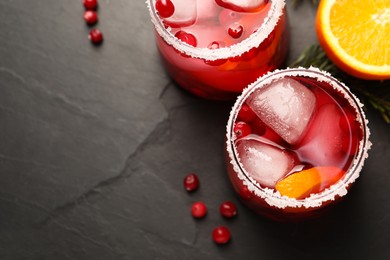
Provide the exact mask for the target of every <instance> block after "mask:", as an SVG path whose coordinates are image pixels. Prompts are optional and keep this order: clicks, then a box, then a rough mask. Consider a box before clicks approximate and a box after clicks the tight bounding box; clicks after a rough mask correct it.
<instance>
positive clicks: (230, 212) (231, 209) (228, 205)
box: [219, 201, 237, 218]
mask: <svg viewBox="0 0 390 260" xmlns="http://www.w3.org/2000/svg"><path fill="white" fill-rule="evenodd" d="M219 212H220V213H221V215H222V216H224V217H225V218H232V217H235V216H236V215H237V207H236V205H235V204H234V203H233V202H231V201H225V202H224V203H222V204H221V206H220V207H219Z"/></svg>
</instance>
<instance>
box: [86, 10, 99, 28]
mask: <svg viewBox="0 0 390 260" xmlns="http://www.w3.org/2000/svg"><path fill="white" fill-rule="evenodd" d="M84 20H85V22H86V23H87V24H89V25H94V24H95V23H96V22H97V21H98V15H97V13H96V12H95V11H91V10H88V11H85V13H84Z"/></svg>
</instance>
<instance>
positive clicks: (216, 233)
mask: <svg viewBox="0 0 390 260" xmlns="http://www.w3.org/2000/svg"><path fill="white" fill-rule="evenodd" d="M230 237H231V234H230V231H229V229H227V227H224V226H219V227H217V228H215V229H214V230H213V232H212V238H213V240H214V242H215V243H217V244H226V243H227V242H229V241H230Z"/></svg>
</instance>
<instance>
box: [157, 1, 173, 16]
mask: <svg viewBox="0 0 390 260" xmlns="http://www.w3.org/2000/svg"><path fill="white" fill-rule="evenodd" d="M155 7H156V10H157V12H158V14H159V15H160V17H162V18H168V17H170V16H172V15H173V13H174V12H175V6H174V5H173V3H172V1H170V0H157V1H156V5H155Z"/></svg>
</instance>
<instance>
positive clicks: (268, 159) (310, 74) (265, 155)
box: [227, 68, 370, 220]
mask: <svg viewBox="0 0 390 260" xmlns="http://www.w3.org/2000/svg"><path fill="white" fill-rule="evenodd" d="M227 130H228V135H227V139H228V140H227V152H228V153H227V154H228V161H227V165H228V173H229V177H230V179H231V181H232V183H233V186H234V188H235V189H236V191H237V192H238V193H239V194H240V195H241V197H242V198H243V201H244V202H246V204H248V206H249V207H251V208H253V209H254V210H256V211H257V212H258V213H260V214H263V215H266V216H268V217H271V218H273V219H279V220H299V219H303V218H305V217H308V216H312V215H316V214H318V213H319V212H320V211H321V210H322V209H324V208H325V206H326V205H328V204H330V203H334V202H335V201H337V200H338V199H339V198H340V197H342V196H343V195H345V194H346V193H347V189H348V188H349V186H350V184H351V183H353V182H354V180H355V179H356V178H357V177H358V175H359V172H360V170H361V168H362V166H363V162H364V159H365V157H366V156H367V150H368V149H369V147H370V143H369V141H368V135H369V132H368V128H367V126H366V120H365V117H364V114H363V111H362V109H361V105H360V103H359V101H358V100H357V99H356V97H354V96H353V94H352V93H351V92H349V90H348V89H347V88H346V87H345V86H344V85H343V84H342V83H340V82H338V81H337V80H335V79H334V78H332V77H331V76H330V75H328V74H325V73H323V72H321V71H319V70H316V69H314V68H312V69H311V70H306V69H288V70H284V71H277V72H275V73H271V74H268V75H267V76H264V77H263V78H262V79H259V81H258V82H256V83H255V84H253V85H252V86H250V87H249V88H248V89H247V90H246V91H244V93H243V94H242V96H240V97H239V99H238V100H237V102H236V104H235V106H234V108H233V111H232V113H231V116H230V119H229V123H228V128H227Z"/></svg>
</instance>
